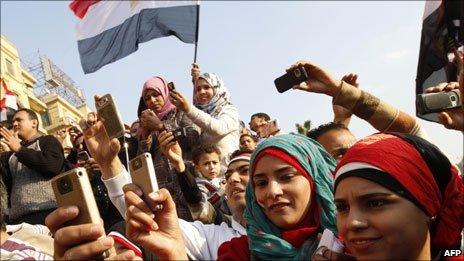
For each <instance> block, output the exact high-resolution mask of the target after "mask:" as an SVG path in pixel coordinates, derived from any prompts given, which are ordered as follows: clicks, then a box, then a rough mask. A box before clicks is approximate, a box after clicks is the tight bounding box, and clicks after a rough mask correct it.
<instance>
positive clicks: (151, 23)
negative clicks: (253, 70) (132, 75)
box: [69, 0, 199, 74]
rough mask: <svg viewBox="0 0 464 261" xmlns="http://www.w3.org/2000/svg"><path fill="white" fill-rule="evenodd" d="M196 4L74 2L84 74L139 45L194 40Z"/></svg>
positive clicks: (131, 1) (134, 0)
mask: <svg viewBox="0 0 464 261" xmlns="http://www.w3.org/2000/svg"><path fill="white" fill-rule="evenodd" d="M198 4H199V2H198V1H143V0H130V1H95V0H92V1H88V0H74V1H73V2H72V3H71V4H70V5H69V8H70V9H71V10H72V11H73V12H74V14H75V15H76V16H77V17H78V18H79V21H78V23H77V25H76V33H77V39H78V42H77V45H78V49H79V55H80V58H81V64H82V68H83V70H84V73H86V74H87V73H92V72H95V71H97V70H98V69H100V68H101V67H103V66H105V65H107V64H109V63H112V62H115V61H117V60H119V59H121V58H123V57H126V56H128V55H129V54H131V53H133V52H135V51H137V49H138V45H139V43H143V42H147V41H149V40H152V39H155V38H160V37H165V36H170V35H174V36H176V37H177V38H179V39H180V40H181V41H183V42H185V43H195V42H196V40H197V16H198V9H197V7H198Z"/></svg>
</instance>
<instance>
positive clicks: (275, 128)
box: [258, 120, 280, 138]
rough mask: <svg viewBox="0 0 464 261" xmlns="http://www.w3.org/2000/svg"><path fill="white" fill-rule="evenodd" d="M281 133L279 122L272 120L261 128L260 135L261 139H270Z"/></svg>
mask: <svg viewBox="0 0 464 261" xmlns="http://www.w3.org/2000/svg"><path fill="white" fill-rule="evenodd" d="M279 131H280V127H279V122H278V121H277V120H272V121H269V122H268V123H266V124H265V125H263V126H261V127H260V129H259V131H258V134H259V136H260V137H261V138H268V137H269V136H271V135H273V134H276V133H277V132H279Z"/></svg>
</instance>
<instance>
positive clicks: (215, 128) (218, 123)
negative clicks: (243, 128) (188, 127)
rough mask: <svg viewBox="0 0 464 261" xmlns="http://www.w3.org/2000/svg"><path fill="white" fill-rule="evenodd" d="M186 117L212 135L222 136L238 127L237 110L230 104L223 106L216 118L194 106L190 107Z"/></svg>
mask: <svg viewBox="0 0 464 261" xmlns="http://www.w3.org/2000/svg"><path fill="white" fill-rule="evenodd" d="M187 117H189V118H190V119H191V120H192V121H193V123H195V124H196V125H198V126H199V127H200V128H201V129H202V130H203V131H205V132H207V133H210V134H212V135H219V136H223V135H226V134H228V133H230V132H232V131H234V130H238V129H239V116H238V111H237V109H236V108H235V107H234V106H232V105H229V106H225V107H224V108H223V111H222V112H221V113H220V114H219V117H218V118H217V119H215V118H213V117H212V116H211V115H209V114H208V113H206V112H204V111H202V110H200V109H198V108H197V107H194V106H192V107H191V108H190V111H189V112H188V113H187Z"/></svg>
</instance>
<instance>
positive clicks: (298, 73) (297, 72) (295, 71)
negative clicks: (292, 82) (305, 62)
mask: <svg viewBox="0 0 464 261" xmlns="http://www.w3.org/2000/svg"><path fill="white" fill-rule="evenodd" d="M293 73H294V74H295V77H296V78H299V77H300V76H301V72H300V69H299V68H296V69H295V70H294V71H293Z"/></svg>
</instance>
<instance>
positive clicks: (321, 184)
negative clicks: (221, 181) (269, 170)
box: [244, 134, 336, 260]
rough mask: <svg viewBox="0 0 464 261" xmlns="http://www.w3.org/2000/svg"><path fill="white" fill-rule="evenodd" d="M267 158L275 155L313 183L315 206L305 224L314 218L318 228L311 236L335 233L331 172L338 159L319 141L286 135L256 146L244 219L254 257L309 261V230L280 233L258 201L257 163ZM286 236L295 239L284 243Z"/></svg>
mask: <svg viewBox="0 0 464 261" xmlns="http://www.w3.org/2000/svg"><path fill="white" fill-rule="evenodd" d="M264 155H273V156H276V157H279V158H281V159H283V160H284V161H286V162H287V163H289V164H290V165H292V166H294V167H295V168H296V169H297V170H298V171H299V172H301V173H302V175H303V176H305V177H306V178H307V179H308V180H309V181H310V184H311V183H312V189H311V193H312V195H311V204H312V207H310V210H309V211H308V213H307V217H306V218H305V219H306V220H303V222H302V223H303V224H305V225H306V224H308V222H310V221H309V219H314V220H313V221H315V222H312V223H313V224H315V225H316V227H315V229H311V231H310V233H312V234H315V232H318V231H322V230H324V229H325V228H327V229H329V230H331V231H334V232H336V223H335V206H334V203H333V192H332V191H333V178H332V173H331V172H332V171H333V170H334V169H335V164H336V163H335V160H334V159H333V158H332V157H331V156H330V154H328V153H327V151H326V150H325V149H324V148H323V147H322V146H321V145H320V144H319V143H318V142H316V141H314V140H312V139H310V138H307V137H305V136H303V135H299V134H284V135H278V136H275V137H271V138H268V139H266V140H264V141H263V142H261V143H260V144H259V145H258V146H257V148H256V150H255V151H254V152H253V155H252V158H251V164H250V166H251V168H250V182H248V185H247V189H246V195H245V196H246V203H247V207H246V210H245V214H244V217H245V219H246V221H247V224H248V226H247V235H248V238H249V244H250V251H251V253H252V255H253V256H257V257H258V258H259V259H268V260H275V259H276V258H282V259H303V258H307V257H308V256H310V252H309V251H311V250H310V248H313V246H308V244H306V242H304V241H305V240H307V239H308V237H309V236H311V235H310V234H308V233H307V232H308V231H307V229H308V227H306V228H305V227H301V226H298V227H297V228H295V229H292V230H287V231H283V230H281V229H280V228H278V227H277V226H276V225H274V224H273V223H272V222H271V221H270V220H269V219H268V218H267V217H266V215H265V214H264V212H263V210H262V208H261V206H259V204H258V202H257V200H256V197H255V193H254V185H253V180H252V174H253V172H254V168H255V167H256V165H257V163H258V161H259V160H260V159H261V158H262V157H263V156H264ZM309 196H310V195H308V197H309ZM310 212H312V213H310ZM317 214H318V215H317ZM315 215H316V216H315ZM315 230H316V231H315ZM286 236H288V239H292V240H288V239H287V240H285V239H284V238H286ZM295 236H296V237H297V238H295ZM298 237H300V238H298ZM301 237H303V238H301ZM289 241H291V242H289ZM313 250H314V248H313Z"/></svg>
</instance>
